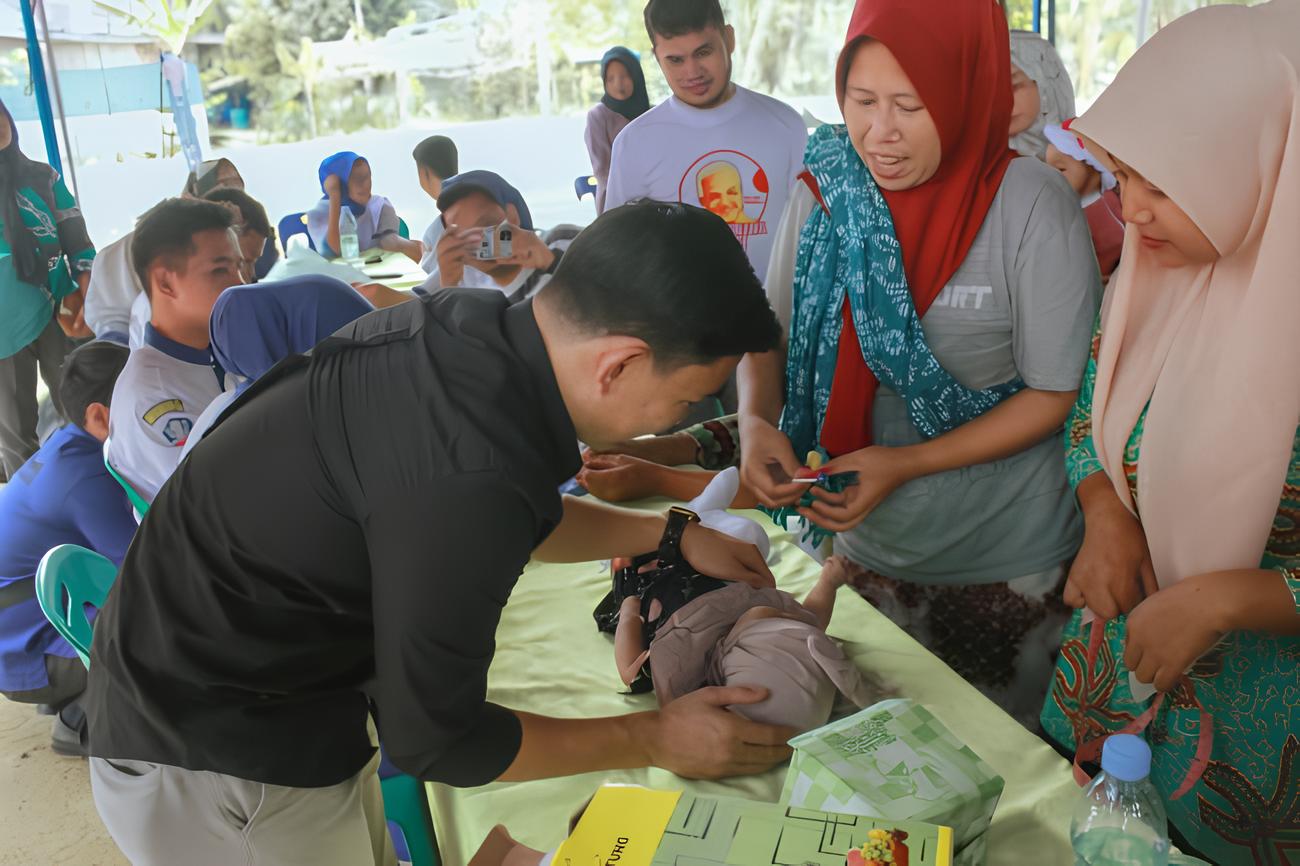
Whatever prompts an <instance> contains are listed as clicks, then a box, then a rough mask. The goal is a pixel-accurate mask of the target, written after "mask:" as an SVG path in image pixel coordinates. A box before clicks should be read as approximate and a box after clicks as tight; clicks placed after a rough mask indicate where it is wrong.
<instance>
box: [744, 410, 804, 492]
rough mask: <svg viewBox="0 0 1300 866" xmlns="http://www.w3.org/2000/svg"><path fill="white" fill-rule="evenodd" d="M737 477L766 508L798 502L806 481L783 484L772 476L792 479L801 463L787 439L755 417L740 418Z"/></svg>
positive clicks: (771, 426)
mask: <svg viewBox="0 0 1300 866" xmlns="http://www.w3.org/2000/svg"><path fill="white" fill-rule="evenodd" d="M740 457H741V464H740V478H741V481H742V482H743V483H744V485H745V486H746V487H747V488H749V489H750V490H751V491H753V493H754V495H755V496H756V497H757V498H758V501H759V502H761V503H762V504H763V505H766V506H767V507H768V508H780V507H781V506H783V505H793V504H794V503H796V502H798V501H799V498H800V497H801V496H803V495H804V493H805V492H806V491H807V489H808V485H806V484H791V483H788V482H787V483H782V482H781V481H778V480H777V478H775V477H774V472H775V473H776V474H784V475H785V476H786V477H788V478H794V474H795V473H796V472H798V471H799V470H800V469H802V468H803V462H802V461H801V460H800V459H799V458H797V457H795V456H794V448H793V447H791V445H790V440H789V438H787V437H786V435H785V434H784V433H782V432H781V431H780V430H778V429H777V428H776V427H775V426H773V425H772V424H771V423H770V422H768V421H765V420H764V419H762V418H758V417H754V416H743V415H742V416H741V419H740Z"/></svg>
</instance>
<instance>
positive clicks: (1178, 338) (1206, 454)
mask: <svg viewBox="0 0 1300 866" xmlns="http://www.w3.org/2000/svg"><path fill="white" fill-rule="evenodd" d="M1298 79H1300V0H1274V2H1271V3H1265V4H1262V5H1259V6H1254V7H1240V6H1213V7H1207V8H1203V9H1199V10H1197V11H1195V12H1192V13H1190V14H1188V15H1185V16H1183V17H1182V18H1179V19H1178V20H1176V21H1174V22H1173V23H1172V24H1170V25H1169V26H1168V27H1166V28H1164V29H1163V30H1161V31H1160V32H1159V33H1157V34H1156V35H1155V36H1154V37H1153V38H1152V39H1151V40H1150V42H1148V43H1147V44H1146V45H1144V46H1143V47H1142V48H1141V49H1140V50H1139V51H1138V52H1137V54H1136V55H1134V57H1133V58H1132V60H1130V61H1129V62H1128V63H1127V64H1126V65H1125V66H1124V68H1123V69H1122V70H1120V73H1119V75H1118V77H1117V78H1116V79H1115V83H1114V84H1112V85H1111V86H1110V88H1108V89H1107V90H1106V91H1105V92H1104V93H1103V94H1102V95H1101V97H1100V98H1099V99H1098V100H1097V103H1096V104H1095V105H1094V106H1093V107H1092V108H1091V109H1090V110H1089V111H1088V112H1087V113H1086V114H1084V115H1083V116H1082V117H1081V118H1079V120H1078V121H1077V122H1076V123H1075V125H1074V129H1075V130H1076V131H1078V132H1079V133H1081V134H1082V135H1084V136H1086V137H1087V138H1089V139H1091V141H1092V142H1095V144H1096V145H1097V146H1099V147H1100V148H1101V149H1104V150H1105V151H1107V152H1108V153H1109V154H1110V155H1112V156H1113V157H1115V158H1117V159H1120V160H1123V161H1124V162H1126V163H1128V164H1129V165H1131V166H1132V167H1133V168H1134V169H1136V170H1137V171H1139V172H1141V173H1142V174H1143V175H1145V176H1146V177H1147V179H1148V180H1150V181H1151V183H1153V184H1155V185H1156V186H1157V187H1159V188H1160V189H1161V190H1162V191H1163V192H1164V193H1165V194H1166V195H1168V196H1169V197H1170V198H1171V199H1172V200H1173V201H1174V203H1176V204H1177V205H1178V206H1179V207H1181V208H1182V209H1183V210H1184V211H1186V213H1187V215H1188V216H1189V217H1191V219H1192V220H1193V221H1194V222H1195V223H1196V225H1197V227H1198V228H1200V229H1201V231H1202V232H1204V233H1205V235H1206V237H1208V238H1209V239H1210V241H1211V242H1212V243H1213V244H1214V247H1215V249H1216V250H1217V251H1218V252H1219V253H1220V255H1221V258H1220V259H1219V260H1218V261H1216V262H1215V263H1214V264H1210V265H1193V266H1187V267H1183V268H1177V269H1165V268H1161V267H1159V266H1158V265H1157V264H1156V263H1155V262H1153V261H1152V260H1151V258H1150V256H1149V255H1147V254H1146V251H1145V250H1144V249H1143V248H1142V246H1141V245H1140V243H1139V241H1138V236H1137V231H1136V229H1135V227H1133V226H1129V227H1128V229H1127V234H1126V236H1125V241H1124V253H1123V258H1122V259H1121V261H1120V266H1119V269H1118V271H1117V272H1116V274H1115V276H1114V278H1113V279H1112V280H1111V283H1110V287H1109V290H1108V292H1107V296H1106V300H1105V303H1104V304H1103V307H1102V336H1101V347H1100V351H1099V356H1098V361H1097V379H1096V386H1095V391H1094V395H1093V404H1092V424H1093V440H1094V443H1095V446H1096V449H1097V455H1098V457H1099V458H1100V459H1101V463H1102V465H1103V466H1104V467H1105V469H1106V473H1107V475H1108V476H1109V477H1110V479H1111V481H1112V482H1113V484H1114V486H1115V491H1116V493H1118V494H1119V497H1120V500H1121V501H1123V502H1124V503H1125V504H1126V505H1127V506H1128V507H1129V508H1130V509H1131V510H1134V511H1136V512H1138V513H1140V514H1141V518H1142V524H1143V528H1144V530H1145V532H1146V536H1147V542H1148V544H1149V546H1150V549H1151V556H1152V560H1153V563H1154V565H1155V572H1156V576H1157V578H1158V580H1159V582H1160V585H1161V586H1169V585H1170V584H1172V583H1175V582H1177V581H1179V580H1182V579H1183V578H1186V577H1191V576H1193V575H1196V574H1200V573H1203V572H1210V571H1219V570H1227V569H1242V568H1258V567H1259V563H1260V559H1261V557H1262V555H1263V552H1264V547H1265V544H1266V543H1267V541H1268V535H1269V531H1270V528H1271V527H1272V524H1273V518H1274V516H1275V515H1276V513H1277V507H1278V500H1279V498H1280V496H1281V493H1282V486H1283V482H1284V480H1285V478H1286V474H1287V467H1288V465H1289V463H1290V460H1291V450H1292V444H1293V442H1294V437H1295V433H1296V425H1297V422H1298V421H1300V83H1298ZM1099 155H1101V154H1099ZM1148 401H1150V409H1149V411H1148V414H1147V419H1146V425H1145V428H1144V433H1143V439H1142V450H1141V457H1140V460H1139V464H1138V478H1137V490H1138V501H1137V503H1136V507H1135V506H1134V504H1133V502H1132V499H1131V497H1130V495H1129V488H1128V484H1127V483H1126V480H1125V472H1124V456H1125V453H1124V452H1125V448H1126V445H1127V443H1128V439H1129V435H1130V433H1131V432H1132V430H1133V428H1134V425H1135V424H1136V423H1137V421H1138V418H1139V416H1140V415H1141V413H1142V410H1143V407H1145V406H1146V405H1147V403H1148Z"/></svg>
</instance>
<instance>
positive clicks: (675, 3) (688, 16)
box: [645, 0, 727, 46]
mask: <svg viewBox="0 0 1300 866" xmlns="http://www.w3.org/2000/svg"><path fill="white" fill-rule="evenodd" d="M726 26H727V18H726V16H725V15H723V14H722V4H721V3H719V2H718V0H650V2H649V3H647V4H645V32H646V34H647V35H648V36H649V37H650V44H651V45H652V46H653V45H654V44H655V37H657V36H662V37H663V38H664V39H672V38H673V37H675V36H681V35H683V34H685V33H698V32H699V31H701V30H705V29H708V28H709V27H716V28H718V29H719V30H721V29H722V28H724V27H726Z"/></svg>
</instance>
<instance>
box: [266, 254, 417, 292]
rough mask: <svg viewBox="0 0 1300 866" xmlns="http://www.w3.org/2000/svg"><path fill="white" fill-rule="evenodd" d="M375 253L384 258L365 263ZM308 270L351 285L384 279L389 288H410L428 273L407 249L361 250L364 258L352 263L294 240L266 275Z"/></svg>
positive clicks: (293, 274) (272, 276) (277, 277)
mask: <svg viewBox="0 0 1300 866" xmlns="http://www.w3.org/2000/svg"><path fill="white" fill-rule="evenodd" d="M375 256H381V257H382V259H381V261H379V262H378V263H376V264H373V265H366V264H362V262H364V261H365V260H366V259H368V258H374V257H375ZM305 274H319V275H323V276H329V277H336V278H337V279H340V280H342V281H343V282H345V283H347V284H348V285H352V284H353V283H383V284H384V285H386V286H388V287H389V288H391V289H397V290H399V291H409V290H410V289H412V288H414V287H415V286H418V285H420V284H421V283H423V282H424V280H425V278H426V277H427V276H428V275H427V274H425V272H424V271H422V270H421V269H420V266H419V265H418V264H417V263H415V262H413V261H411V260H410V259H409V258H408V257H407V256H406V255H405V254H403V253H398V252H389V251H386V250H380V249H371V250H366V251H365V252H363V253H362V254H361V257H360V261H357V262H355V263H352V264H348V263H345V262H343V261H340V260H338V259H325V258H323V257H322V256H321V255H320V254H319V253H317V252H316V251H315V250H313V249H311V248H310V247H307V246H302V245H297V244H294V245H291V246H290V247H289V252H288V253H287V254H286V255H285V257H284V258H282V259H280V260H279V261H278V262H276V263H275V266H274V267H272V268H271V271H270V273H268V274H267V275H266V279H267V280H268V281H269V280H283V279H285V278H287V277H299V276H303V275H305ZM376 274H396V275H397V276H392V277H385V278H383V279H377V278H376V277H375V276H374V275H376Z"/></svg>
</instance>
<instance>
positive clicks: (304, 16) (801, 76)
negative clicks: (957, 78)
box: [206, 0, 1250, 139]
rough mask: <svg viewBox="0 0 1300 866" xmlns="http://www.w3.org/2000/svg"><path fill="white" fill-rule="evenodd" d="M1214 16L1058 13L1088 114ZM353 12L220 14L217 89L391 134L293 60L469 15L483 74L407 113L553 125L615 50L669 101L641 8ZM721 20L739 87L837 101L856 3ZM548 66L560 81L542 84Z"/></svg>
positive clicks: (833, 0)
mask: <svg viewBox="0 0 1300 866" xmlns="http://www.w3.org/2000/svg"><path fill="white" fill-rule="evenodd" d="M917 2H922V0H917ZM1003 2H1004V6H1005V7H1006V8H1007V14H1008V19H1009V20H1010V22H1011V26H1012V27H1014V28H1021V29H1028V28H1029V27H1031V25H1032V0H1003ZM1210 2H1250V0H1057V3H1056V6H1057V17H1056V24H1057V26H1056V35H1057V47H1058V49H1059V50H1060V52H1061V55H1062V58H1063V59H1064V61H1065V63H1066V67H1067V68H1068V69H1069V70H1070V73H1071V76H1072V77H1073V79H1074V82H1075V89H1076V91H1077V93H1078V97H1079V100H1078V101H1079V106H1080V109H1081V110H1082V109H1083V108H1084V107H1086V106H1087V105H1088V104H1090V103H1091V101H1092V100H1093V99H1095V98H1096V96H1097V94H1098V93H1099V92H1100V91H1101V89H1102V88H1104V86H1105V85H1106V84H1107V83H1108V82H1109V81H1110V80H1111V79H1112V78H1113V77H1114V75H1115V73H1116V72H1117V71H1118V70H1119V67H1120V66H1121V65H1122V64H1123V62H1124V61H1125V60H1127V59H1128V57H1129V56H1131V55H1132V53H1133V51H1135V50H1136V48H1137V45H1138V38H1139V35H1141V34H1142V33H1144V34H1145V35H1146V36H1148V37H1149V36H1150V35H1151V34H1152V33H1154V32H1155V31H1156V30H1158V29H1159V28H1160V27H1162V26H1164V25H1165V24H1167V23H1169V22H1170V21H1171V20H1173V19H1174V18H1176V17H1178V16H1179V15H1181V14H1184V13H1185V12H1188V11H1190V10H1191V9H1193V8H1196V7H1199V6H1204V5H1208V4H1209V3H1210ZM353 4H354V0H217V2H216V3H215V4H214V12H213V13H212V14H211V15H210V16H209V19H210V20H211V21H212V22H213V23H212V24H211V25H210V26H215V27H217V28H224V30H225V35H226V43H225V47H224V49H223V51H222V54H221V56H220V58H219V59H218V61H217V63H216V64H215V65H214V66H213V68H211V69H209V70H207V72H206V77H207V78H208V79H209V80H210V81H217V80H220V79H223V78H224V79H226V80H229V79H231V78H232V77H237V78H239V79H242V80H243V82H244V84H243V85H242V86H243V88H244V90H243V92H246V94H247V96H248V98H249V100H250V101H251V103H252V105H253V107H254V120H255V125H256V127H257V128H258V129H259V131H260V132H261V134H263V135H265V136H269V137H273V138H281V139H284V138H301V137H306V136H308V135H310V134H311V133H312V131H313V124H312V112H311V111H309V109H308V105H307V103H308V98H307V94H308V91H309V90H310V91H312V92H313V97H314V98H313V100H312V101H313V102H314V103H315V113H316V115H317V120H318V125H319V131H320V132H322V133H326V132H330V131H335V130H343V131H352V130H355V129H357V128H360V127H362V126H367V125H369V126H375V127H388V126H394V125H396V124H397V123H398V122H399V118H400V117H401V116H402V110H399V106H398V103H397V100H398V97H399V94H398V93H397V92H396V91H399V90H401V88H398V87H396V86H395V82H394V81H393V80H392V79H393V76H391V75H390V76H388V78H387V79H386V80H385V79H383V78H379V77H376V78H375V79H373V80H366V81H360V82H359V81H355V80H353V81H340V80H338V79H331V78H330V76H328V75H325V76H324V80H322V81H321V82H320V83H318V84H312V83H311V82H310V81H308V80H306V79H307V78H308V77H309V76H308V73H309V72H310V71H311V70H310V68H309V67H307V68H304V67H302V66H301V64H298V63H289V62H288V58H289V57H292V58H295V59H300V58H301V57H302V48H301V46H302V40H304V39H307V40H309V41H311V42H323V41H331V40H337V39H340V38H343V37H344V36H345V34H348V33H349V32H352V33H353V35H354V36H356V37H357V38H359V39H361V40H366V39H373V38H378V37H381V36H383V34H384V33H386V32H387V31H388V30H389V29H390V28H392V27H395V26H398V25H401V24H411V23H415V22H422V21H432V20H434V19H436V18H440V17H442V16H445V15H448V14H453V13H462V14H466V13H467V14H472V15H475V16H477V19H476V21H477V25H476V26H477V30H476V39H477V49H478V52H479V54H480V55H481V63H480V65H479V67H478V68H477V69H476V71H475V72H474V73H473V74H470V75H468V76H465V77H461V78H456V79H452V78H436V77H433V78H413V79H412V80H410V81H409V83H407V93H408V96H407V99H406V104H405V105H404V106H403V108H404V109H405V111H407V112H408V113H413V114H416V115H423V116H431V117H437V118H440V119H444V120H478V119H492V118H496V117H504V116H516V115H521V114H530V113H535V112H538V111H539V110H541V109H542V107H543V103H544V102H545V103H549V108H550V110H552V111H556V112H572V111H579V110H584V109H585V108H587V107H589V106H590V105H591V104H592V103H593V102H594V101H596V100H597V99H598V98H599V97H600V94H601V82H600V76H599V67H598V64H597V63H596V62H595V60H597V59H598V58H599V56H600V54H601V53H602V52H603V51H604V50H605V49H606V48H608V47H609V46H612V45H626V46H628V47H630V48H632V49H634V50H637V51H639V52H641V55H642V63H643V65H644V68H645V75H646V82H647V85H648V87H649V90H650V95H651V99H652V101H655V102H658V101H659V100H662V99H664V98H666V96H667V95H668V91H667V87H666V85H665V84H664V83H663V77H662V76H661V75H660V74H659V70H658V68H657V65H656V63H655V60H654V57H653V55H652V53H651V51H650V42H649V39H648V37H647V36H646V33H645V28H644V25H643V23H642V8H643V5H644V3H643V0H361V7H362V17H363V18H364V22H365V28H364V32H362V33H360V34H357V33H356V32H355V30H356V28H355V24H356V18H355V12H354V5H353ZM1043 6H1044V9H1045V8H1046V0H1044V2H1043ZM723 7H724V9H725V10H726V13H727V17H728V20H729V22H730V23H731V24H732V25H733V26H734V27H735V29H736V35H737V39H736V53H735V56H734V63H735V77H736V80H737V81H739V82H741V83H743V84H745V85H746V86H748V87H752V88H754V89H757V90H760V91H763V92H767V93H772V94H775V95H777V96H783V97H798V96H812V95H817V96H825V95H829V94H831V93H833V91H834V85H833V82H832V74H833V70H834V65H835V58H836V56H837V54H838V53H839V49H840V46H841V44H842V42H843V36H844V29H845V26H846V25H847V22H848V19H849V15H850V13H851V11H852V7H853V2H852V0H723ZM1143 12H1145V17H1143V15H1142V13H1143ZM539 34H540V36H539ZM542 65H544V66H546V68H547V69H548V70H549V75H543V74H541V72H540V71H539V66H542ZM304 70H305V71H304ZM321 72H328V70H321ZM539 82H540V83H539ZM547 82H549V83H547ZM544 91H545V92H544Z"/></svg>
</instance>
